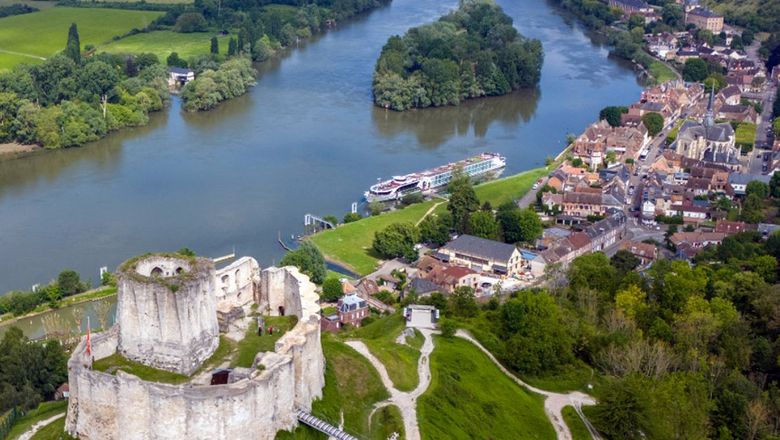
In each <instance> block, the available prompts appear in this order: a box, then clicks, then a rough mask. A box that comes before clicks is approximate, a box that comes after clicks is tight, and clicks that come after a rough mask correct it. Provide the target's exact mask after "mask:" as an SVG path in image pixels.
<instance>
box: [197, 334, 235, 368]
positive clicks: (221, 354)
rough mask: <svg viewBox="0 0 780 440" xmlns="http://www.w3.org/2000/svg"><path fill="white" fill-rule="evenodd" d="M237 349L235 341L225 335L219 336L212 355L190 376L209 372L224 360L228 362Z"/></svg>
mask: <svg viewBox="0 0 780 440" xmlns="http://www.w3.org/2000/svg"><path fill="white" fill-rule="evenodd" d="M237 348H238V343H236V342H235V341H233V340H232V339H230V338H228V337H227V336H225V335H219V345H218V346H217V349H216V350H214V354H212V355H211V356H210V357H209V358H208V359H206V360H205V361H203V364H201V366H200V368H198V369H197V370H196V371H195V372H194V373H192V375H193V376H195V375H198V374H200V373H202V372H204V371H209V370H212V369H214V368H217V367H219V366H220V365H222V364H223V363H224V362H225V361H226V360H229V359H230V358H231V356H233V354H234V353H235V352H236V349H237Z"/></svg>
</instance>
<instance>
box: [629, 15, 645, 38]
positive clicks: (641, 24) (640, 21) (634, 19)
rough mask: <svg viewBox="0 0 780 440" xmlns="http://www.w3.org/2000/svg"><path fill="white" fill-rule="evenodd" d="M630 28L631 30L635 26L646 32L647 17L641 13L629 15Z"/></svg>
mask: <svg viewBox="0 0 780 440" xmlns="http://www.w3.org/2000/svg"><path fill="white" fill-rule="evenodd" d="M628 28H629V29H631V30H633V29H634V28H640V29H641V30H642V33H644V29H645V17H643V16H641V15H639V14H631V16H630V17H628Z"/></svg>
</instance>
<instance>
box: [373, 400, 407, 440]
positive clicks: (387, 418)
mask: <svg viewBox="0 0 780 440" xmlns="http://www.w3.org/2000/svg"><path fill="white" fill-rule="evenodd" d="M371 428H372V429H371V437H369V438H371V440H387V439H388V438H390V436H391V435H393V434H394V433H398V435H399V438H404V419H403V417H402V416H401V410H400V409H398V407H397V406H395V405H390V406H386V407H384V408H381V409H379V410H377V412H375V413H374V416H373V417H371Z"/></svg>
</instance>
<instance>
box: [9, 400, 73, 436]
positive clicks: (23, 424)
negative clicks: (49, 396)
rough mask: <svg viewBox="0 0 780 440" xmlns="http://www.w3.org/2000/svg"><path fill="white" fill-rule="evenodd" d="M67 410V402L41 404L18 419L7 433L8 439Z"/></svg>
mask: <svg viewBox="0 0 780 440" xmlns="http://www.w3.org/2000/svg"><path fill="white" fill-rule="evenodd" d="M67 409H68V402H67V401H65V400H60V401H57V402H43V403H41V404H40V405H38V408H35V409H33V410H30V411H28V412H27V414H25V415H24V416H22V417H20V418H18V419H17V420H16V423H14V426H13V427H11V430H10V431H8V437H7V438H8V439H9V440H13V439H15V438H16V437H19V436H20V435H22V434H24V433H25V432H27V430H29V429H30V427H32V425H34V424H36V423H38V422H40V421H41V420H45V419H48V418H49V417H52V416H54V415H57V414H61V413H64V412H65V411H66V410H67Z"/></svg>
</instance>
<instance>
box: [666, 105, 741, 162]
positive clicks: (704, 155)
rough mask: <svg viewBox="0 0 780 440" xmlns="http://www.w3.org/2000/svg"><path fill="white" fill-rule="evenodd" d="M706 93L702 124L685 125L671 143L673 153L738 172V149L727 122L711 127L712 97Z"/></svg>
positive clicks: (687, 122) (713, 124)
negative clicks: (673, 148)
mask: <svg viewBox="0 0 780 440" xmlns="http://www.w3.org/2000/svg"><path fill="white" fill-rule="evenodd" d="M714 96H715V91H714V90H713V91H712V92H711V93H710V100H709V104H708V106H707V114H706V116H705V117H704V122H694V121H685V122H684V123H683V124H682V126H681V127H680V131H679V133H678V134H677V140H676V141H675V151H676V152H677V153H679V154H682V155H683V156H685V157H689V158H692V159H696V160H703V161H705V162H712V163H716V164H719V165H726V166H728V167H729V168H730V169H732V170H734V171H737V170H739V166H740V163H739V155H740V151H739V148H737V147H736V146H735V140H736V134H735V133H734V129H733V128H732V127H731V124H729V123H728V122H722V123H717V124H716V123H715V117H714V112H713V109H712V107H713V97H714Z"/></svg>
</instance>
